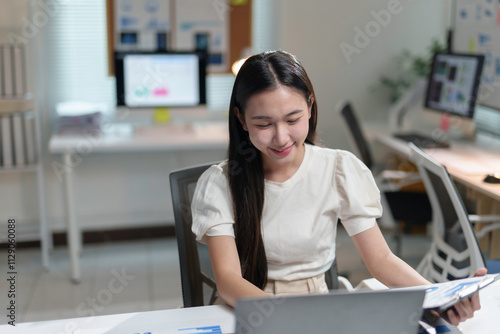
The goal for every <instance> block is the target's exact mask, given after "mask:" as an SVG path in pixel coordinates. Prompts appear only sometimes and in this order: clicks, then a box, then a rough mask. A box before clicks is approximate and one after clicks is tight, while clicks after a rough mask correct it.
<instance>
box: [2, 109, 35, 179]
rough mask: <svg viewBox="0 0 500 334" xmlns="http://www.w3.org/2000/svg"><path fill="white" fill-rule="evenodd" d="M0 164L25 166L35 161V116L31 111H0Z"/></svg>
mask: <svg viewBox="0 0 500 334" xmlns="http://www.w3.org/2000/svg"><path fill="white" fill-rule="evenodd" d="M0 122H1V126H0V140H1V145H0V152H1V154H0V166H1V168H4V169H7V168H14V167H26V166H30V165H33V164H35V163H36V160H37V156H36V152H37V151H36V146H35V145H36V141H35V138H36V137H35V131H36V128H35V116H34V113H33V111H26V112H16V113H12V114H7V113H0Z"/></svg>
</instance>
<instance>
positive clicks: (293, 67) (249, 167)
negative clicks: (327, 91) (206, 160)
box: [227, 51, 317, 289]
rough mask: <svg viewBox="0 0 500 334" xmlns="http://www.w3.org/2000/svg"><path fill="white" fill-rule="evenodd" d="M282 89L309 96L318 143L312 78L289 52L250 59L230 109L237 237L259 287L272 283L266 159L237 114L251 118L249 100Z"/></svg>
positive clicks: (310, 138) (244, 266)
mask: <svg viewBox="0 0 500 334" xmlns="http://www.w3.org/2000/svg"><path fill="white" fill-rule="evenodd" d="M278 86H287V87H290V88H293V89H295V90H296V91H298V92H300V93H301V94H303V95H304V98H305V99H306V101H307V105H308V107H311V117H310V119H309V132H308V135H307V138H306V142H307V143H310V144H314V143H315V138H316V123H317V104H316V96H315V95H314V90H313V87H312V84H311V81H310V80H309V77H308V75H307V73H306V71H305V70H304V68H303V67H302V65H301V64H300V62H299V61H298V60H297V59H296V58H295V56H293V55H291V54H290V53H287V52H284V51H268V52H263V53H260V54H257V55H254V56H252V57H250V58H248V59H247V60H246V61H245V63H244V64H243V66H242V67H241V69H240V71H239V72H238V75H237V76H236V80H235V83H234V86H233V92H232V95H231V102H230V107H229V108H230V109H229V149H228V168H227V177H228V182H229V187H230V190H231V195H232V202H233V211H234V218H235V237H236V246H237V248H238V255H239V258H240V262H241V271H242V275H243V277H244V278H245V279H247V280H248V281H250V282H251V283H253V284H254V285H256V286H257V287H259V288H261V289H262V288H264V286H265V284H266V282H267V259H266V253H265V250H264V244H263V241H262V234H261V218H262V209H263V207H264V171H263V164H262V156H261V154H260V152H259V151H258V150H257V149H256V148H255V147H254V146H253V144H252V143H251V141H250V138H249V136H248V132H247V131H245V130H244V129H243V127H242V124H241V123H240V121H239V119H238V116H237V113H238V112H240V114H241V117H242V118H243V119H244V117H245V107H246V103H247V101H248V99H249V98H250V97H251V96H253V95H255V94H257V93H261V92H264V91H272V90H274V89H276V88H277V87H278Z"/></svg>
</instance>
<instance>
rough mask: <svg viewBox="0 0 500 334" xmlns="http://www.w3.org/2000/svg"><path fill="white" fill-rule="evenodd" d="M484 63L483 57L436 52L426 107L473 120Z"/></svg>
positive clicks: (430, 75)
mask: <svg viewBox="0 0 500 334" xmlns="http://www.w3.org/2000/svg"><path fill="white" fill-rule="evenodd" d="M483 63H484V56H483V55H472V54H452V53H436V54H435V55H434V59H433V62H432V68H431V71H430V74H429V82H428V86H427V94H426V97H425V106H426V107H427V108H429V109H433V110H438V111H441V112H446V113H450V114H453V115H458V116H463V117H468V118H472V117H473V116H474V108H475V105H476V99H477V95H478V89H479V84H480V81H481V73H482V70H483Z"/></svg>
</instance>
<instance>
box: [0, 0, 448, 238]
mask: <svg viewBox="0 0 500 334" xmlns="http://www.w3.org/2000/svg"><path fill="white" fill-rule="evenodd" d="M389 2H390V1H389V0H371V1H347V0H337V1H331V0H315V1H303V0H276V1H275V2H274V5H275V15H276V17H275V26H274V29H273V32H272V33H273V34H274V35H275V38H273V40H276V41H277V42H276V43H277V44H276V48H281V49H284V50H287V51H290V52H292V53H294V54H296V55H297V56H298V57H299V59H300V60H301V61H302V62H303V64H304V65H305V67H306V69H307V71H308V73H309V76H310V77H311V80H312V81H313V84H314V87H315V90H316V94H317V99H318V103H319V107H320V108H319V111H320V115H319V128H318V130H319V135H320V137H321V138H322V139H323V141H324V143H325V145H326V146H330V147H338V148H350V145H349V143H348V141H347V140H346V133H345V132H344V129H342V128H341V127H340V125H339V124H340V122H339V120H338V118H337V116H336V115H335V113H334V107H335V105H336V104H337V103H338V102H339V101H340V100H342V99H350V100H351V101H352V102H353V103H354V106H355V108H356V109H357V110H358V112H359V113H360V114H362V115H363V116H364V119H368V118H372V119H374V118H377V117H378V118H380V117H385V112H384V110H385V109H386V108H387V105H388V102H387V99H386V97H385V96H381V95H380V94H379V95H374V94H372V93H370V87H372V86H373V85H375V84H376V83H377V81H378V78H379V76H380V75H381V74H382V73H387V72H389V71H391V69H393V64H392V60H393V57H394V56H395V55H396V54H397V53H398V52H399V51H400V50H401V49H403V48H409V49H411V50H413V51H415V52H419V51H422V52H424V50H425V49H426V47H427V46H428V44H429V41H430V40H431V38H432V37H434V36H438V37H442V38H444V33H445V28H446V21H447V14H446V11H447V2H444V3H443V2H442V1H433V0H419V1H411V0H401V2H400V7H401V8H402V9H401V12H400V13H399V14H396V15H392V16H391V19H390V22H389V23H388V24H387V26H386V27H381V29H380V32H379V34H378V35H377V36H374V37H370V43H369V45H368V46H366V47H364V48H360V53H359V54H353V55H352V61H351V62H347V61H346V58H345V57H344V55H343V53H342V51H341V49H340V47H339V45H340V43H342V42H345V43H348V44H350V45H353V46H355V43H354V38H355V34H356V33H355V31H354V30H353V29H354V28H355V27H359V28H360V29H363V30H364V29H365V25H366V24H367V23H369V22H372V21H373V22H375V19H374V17H373V16H372V15H371V14H370V11H371V10H374V11H376V12H378V11H380V10H383V9H387V6H388V3H389ZM393 2H394V0H393ZM14 4H18V2H17V1H10V0H0V13H3V16H5V13H8V12H10V11H11V9H13V8H14V7H15V8H17V5H14ZM13 6H14V7H13ZM398 8H399V7H398ZM3 16H0V18H1V17H3ZM16 20H17V21H16ZM16 20H14V21H15V22H20V21H19V20H20V19H19V18H18V19H16ZM372 24H373V23H372ZM42 32H43V31H42ZM41 44H42V45H43V44H44V43H41ZM39 82H40V85H43V83H44V80H43V78H41V80H40V81H39ZM48 88H49V87H47V89H48ZM41 97H42V98H43V96H41ZM43 113H44V126H45V129H44V134H45V140H48V134H49V133H50V131H51V130H50V117H51V116H50V115H51V113H50V112H49V111H48V110H43ZM44 145H45V147H47V145H48V143H47V142H45V143H44ZM224 153H225V152H223V151H220V152H215V153H213V152H196V153H195V154H189V153H179V154H177V155H174V156H170V155H166V154H152V153H136V154H115V155H95V156H88V157H84V159H83V161H82V163H81V164H80V165H78V166H77V167H76V168H75V173H76V176H77V185H78V191H77V194H76V195H77V200H78V201H79V205H80V206H79V210H78V213H79V214H80V217H81V222H82V226H83V227H84V228H109V227H114V226H119V224H121V223H124V224H129V223H135V222H139V223H142V224H151V223H154V222H159V221H162V220H164V219H165V220H168V219H172V215H171V205H170V197H169V193H170V189H169V187H168V181H167V180H168V171H169V170H170V169H172V168H176V167H178V166H182V165H189V164H194V163H199V162H201V161H213V160H217V159H222V158H223V157H224ZM44 159H45V167H46V175H47V178H46V183H47V198H48V213H49V221H50V223H51V225H52V227H53V228H54V229H56V230H61V229H63V228H64V226H65V215H66V212H65V209H64V208H65V207H64V205H65V200H66V199H65V197H64V192H63V189H64V187H63V184H62V183H61V182H60V181H59V180H58V178H57V177H56V174H55V173H54V171H53V169H52V167H51V165H52V163H53V162H54V161H58V159H60V157H58V156H52V155H48V154H45V155H44ZM35 181H36V180H35V177H34V175H33V174H21V173H16V174H11V173H8V174H7V173H0V185H1V186H0V203H2V204H1V210H0V223H2V222H4V221H6V219H7V217H11V216H14V217H16V218H17V219H18V221H26V222H28V221H36V217H37V212H38V210H37V202H36V188H35V186H36V182H35ZM0 226H1V225H0Z"/></svg>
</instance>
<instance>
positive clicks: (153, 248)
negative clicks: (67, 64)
mask: <svg viewBox="0 0 500 334" xmlns="http://www.w3.org/2000/svg"><path fill="white" fill-rule="evenodd" d="M403 238H404V239H403V254H402V258H403V259H405V260H406V261H407V262H408V263H409V264H410V265H412V266H416V265H417V264H418V261H419V260H420V258H421V257H422V255H423V253H424V252H425V250H426V249H427V248H428V246H429V243H430V239H429V237H427V236H426V235H422V234H419V235H405V236H404V237H403ZM387 240H388V242H389V245H390V246H391V247H392V246H394V243H393V241H392V238H391V237H390V234H388V237H387ZM337 242H338V250H337V255H338V266H339V271H340V272H348V273H349V277H348V278H349V280H350V281H351V282H352V283H353V284H354V285H356V284H357V283H358V282H359V281H361V280H362V279H364V278H368V277H369V274H368V273H367V271H366V269H365V268H364V266H363V264H362V262H361V259H360V258H359V255H358V254H357V252H356V250H355V248H354V245H353V243H352V241H351V239H350V238H349V237H348V236H347V234H346V233H345V231H344V230H343V229H342V228H339V236H338V239H337ZM4 251H5V249H0V253H3V252H4ZM16 262H17V282H16V283H17V286H16V297H17V298H16V322H18V323H20V322H31V321H43V320H52V319H64V318H75V317H81V316H92V315H105V314H113V313H125V312H138V311H149V310H159V309H169V308H176V307H179V306H180V305H182V294H181V286H180V277H179V266H178V258H177V245H176V241H175V238H156V239H155V238H152V239H141V240H132V241H113V242H103V243H96V244H88V245H85V246H84V252H83V253H82V256H81V269H82V281H81V283H80V284H77V285H75V284H72V283H71V282H70V280H69V268H70V264H69V259H68V253H67V250H66V248H65V247H56V248H55V249H54V252H53V253H52V254H51V267H50V271H44V270H43V268H42V267H41V265H40V255H39V249H38V248H19V249H18V250H17V258H16ZM3 268H5V267H3ZM2 271H4V273H5V270H2ZM0 291H2V293H1V296H0V305H7V301H8V300H7V294H6V293H5V291H7V282H6V279H2V280H0ZM7 320H8V319H7V318H6V317H5V316H2V317H0V324H5V323H7Z"/></svg>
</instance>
